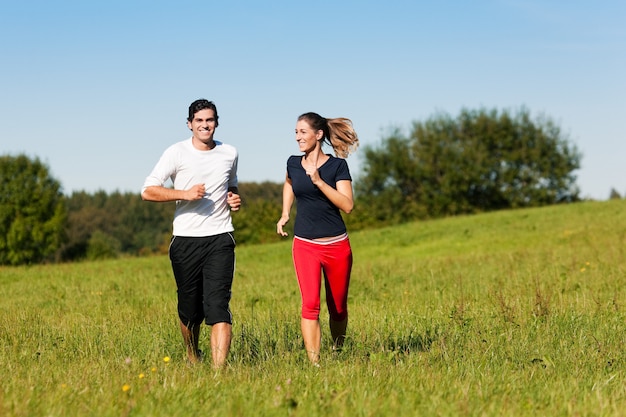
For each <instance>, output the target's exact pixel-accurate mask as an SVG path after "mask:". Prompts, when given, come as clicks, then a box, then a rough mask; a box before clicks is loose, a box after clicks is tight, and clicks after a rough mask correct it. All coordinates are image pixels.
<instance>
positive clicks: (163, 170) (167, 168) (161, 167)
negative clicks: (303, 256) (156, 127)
mask: <svg viewBox="0 0 626 417" xmlns="http://www.w3.org/2000/svg"><path fill="white" fill-rule="evenodd" d="M175 172H176V163H175V158H174V152H172V148H169V149H167V150H165V152H163V155H161V158H160V159H159V162H157V164H156V165H155V166H154V168H153V169H152V172H151V173H150V175H148V176H147V177H146V180H145V181H144V183H143V187H142V188H141V192H142V193H143V192H144V191H145V190H146V188H148V187H152V186H155V185H156V186H164V185H165V183H166V182H167V181H168V180H172V181H173V180H174V179H173V178H172V176H173V175H174V173H175Z"/></svg>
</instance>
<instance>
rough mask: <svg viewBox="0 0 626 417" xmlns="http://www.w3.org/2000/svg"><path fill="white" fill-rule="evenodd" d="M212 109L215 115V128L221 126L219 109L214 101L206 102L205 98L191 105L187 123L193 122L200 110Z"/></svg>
mask: <svg viewBox="0 0 626 417" xmlns="http://www.w3.org/2000/svg"><path fill="white" fill-rule="evenodd" d="M204 109H211V110H213V113H215V127H217V126H218V125H219V116H218V115H217V107H215V104H214V103H213V102H212V101H209V100H205V99H203V98H201V99H198V100H196V101H194V102H193V103H191V104H190V105H189V116H188V117H187V121H189V122H191V121H192V120H193V116H194V115H195V114H196V113H198V112H199V111H200V110H204Z"/></svg>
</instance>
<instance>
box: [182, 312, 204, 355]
mask: <svg viewBox="0 0 626 417" xmlns="http://www.w3.org/2000/svg"><path fill="white" fill-rule="evenodd" d="M180 332H181V333H182V335H183V342H184V343H185V348H186V349H187V359H189V362H191V363H198V362H200V356H199V351H198V340H199V339H200V324H196V325H192V326H189V327H188V326H186V325H185V324H184V323H183V322H182V321H181V322H180Z"/></svg>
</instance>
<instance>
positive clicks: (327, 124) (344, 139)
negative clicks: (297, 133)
mask: <svg viewBox="0 0 626 417" xmlns="http://www.w3.org/2000/svg"><path fill="white" fill-rule="evenodd" d="M300 120H304V121H306V122H307V123H308V124H309V125H310V126H311V128H312V129H313V130H315V131H317V130H321V131H322V132H324V137H323V141H324V142H326V143H328V144H329V145H330V146H332V148H333V150H334V151H335V155H336V156H338V157H340V158H347V157H348V155H350V154H351V153H352V152H354V151H356V149H357V148H358V147H359V137H358V136H357V134H356V131H355V130H354V128H353V127H352V120H350V119H346V118H345V117H337V118H334V119H326V118H324V117H322V116H320V115H319V114H317V113H313V112H309V113H304V114H302V115H300V117H298V121H300Z"/></svg>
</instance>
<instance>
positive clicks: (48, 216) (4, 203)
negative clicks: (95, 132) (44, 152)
mask: <svg viewBox="0 0 626 417" xmlns="http://www.w3.org/2000/svg"><path fill="white" fill-rule="evenodd" d="M60 190H61V185H60V183H59V182H58V181H57V180H56V179H54V178H52V176H51V175H50V173H49V170H48V167H47V166H46V165H44V164H43V163H42V162H40V161H39V159H34V160H31V159H29V158H28V157H26V156H25V155H18V156H15V157H13V156H8V155H6V156H0V264H2V265H20V264H32V263H38V262H42V261H46V260H52V258H53V257H54V254H55V252H56V251H57V249H58V248H59V246H60V244H61V241H62V238H63V230H64V224H65V221H66V213H67V211H66V207H65V204H64V197H63V194H62V193H61V191H60Z"/></svg>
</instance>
